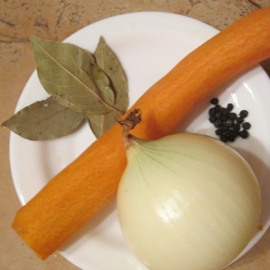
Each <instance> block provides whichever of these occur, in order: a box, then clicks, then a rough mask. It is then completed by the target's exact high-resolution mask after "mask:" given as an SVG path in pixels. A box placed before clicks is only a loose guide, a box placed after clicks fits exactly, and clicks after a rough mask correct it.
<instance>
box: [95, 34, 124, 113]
mask: <svg viewBox="0 0 270 270" xmlns="http://www.w3.org/2000/svg"><path fill="white" fill-rule="evenodd" d="M94 57H95V59H96V61H97V64H98V65H99V67H100V68H101V69H102V70H103V71H104V72H105V73H106V74H107V76H108V77H109V78H110V81H111V84H112V87H113V90H114V91H115V95H116V100H115V108H116V109H118V110H119V111H121V112H125V111H126V110H127V108H128V103H129V97H128V83H127V78H126V75H125V73H124V70H123V68H122V66H121V64H120V62H119V60H118V59H117V57H116V55H115V53H114V52H113V51H112V50H111V48H110V47H109V46H108V45H107V43H106V42H105V39H104V38H103V37H100V40H99V43H98V46H97V48H96V50H95V52H94Z"/></svg>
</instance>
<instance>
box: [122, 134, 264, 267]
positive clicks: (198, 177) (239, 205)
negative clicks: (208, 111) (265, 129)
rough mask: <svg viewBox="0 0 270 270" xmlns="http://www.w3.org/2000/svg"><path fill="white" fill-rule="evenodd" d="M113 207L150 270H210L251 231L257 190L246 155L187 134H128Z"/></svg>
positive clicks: (241, 245) (255, 223)
mask: <svg viewBox="0 0 270 270" xmlns="http://www.w3.org/2000/svg"><path fill="white" fill-rule="evenodd" d="M127 158H128V164H127V168H126V170H125V172H124V174H123V177H122V179H121V182H120V185H119V189H118V195H117V209H118V216H119V221H120V226H121V228H122V231H123V235H124V237H125V239H126V241H127V243H128V245H129V247H130V249H131V250H132V251H133V253H134V254H135V256H136V257H137V258H138V259H139V260H140V261H141V262H142V263H143V264H144V265H145V266H146V267H148V268H149V269H151V270H218V269H222V268H224V267H226V266H227V265H228V264H229V263H230V262H232V261H233V260H234V259H235V258H236V257H237V256H238V255H239V254H240V253H241V252H242V251H243V249H244V248H245V247H246V245H247V244H248V243H249V241H250V240H251V238H252V237H253V236H254V233H255V231H256V228H257V227H258V220H259V216H260V209H261V205H260V191H259V187H258V182H257V179H256V177H255V175H254V173H253V171H252V170H251V168H250V167H249V165H248V164H247V162H246V161H245V160H244V159H243V158H242V157H241V156H240V155H239V154H238V153H237V152H236V151H234V150H233V149H232V148H231V147H229V146H227V145H226V144H224V143H223V142H220V141H218V140H216V139H214V138H211V137H208V136H204V135H199V134H191V133H183V134H176V135H171V136H167V137H164V138H161V139H159V140H155V141H144V140H140V139H137V138H134V137H132V136H131V137H130V138H129V146H128V147H127Z"/></svg>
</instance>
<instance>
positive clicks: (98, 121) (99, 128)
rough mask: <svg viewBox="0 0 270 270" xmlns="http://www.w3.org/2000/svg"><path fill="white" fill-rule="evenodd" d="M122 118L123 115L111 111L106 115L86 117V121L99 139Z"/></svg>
mask: <svg viewBox="0 0 270 270" xmlns="http://www.w3.org/2000/svg"><path fill="white" fill-rule="evenodd" d="M121 116H122V114H121V113H119V112H115V111H111V112H109V113H104V114H96V115H95V114H91V115H86V119H87V121H88V123H89V125H90V127H91V129H92V132H93V133H94V135H95V137H96V138H97V139H98V138H99V137H100V136H101V135H102V134H103V133H105V132H106V131H107V130H109V129H110V128H111V127H112V126H113V125H114V124H115V123H116V121H117V120H118V119H119V118H120V117H121Z"/></svg>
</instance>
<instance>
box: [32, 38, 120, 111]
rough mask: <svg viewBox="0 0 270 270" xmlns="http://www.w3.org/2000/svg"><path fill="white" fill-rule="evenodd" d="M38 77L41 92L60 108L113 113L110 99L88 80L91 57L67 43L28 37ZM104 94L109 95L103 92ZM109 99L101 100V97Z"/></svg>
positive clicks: (89, 78)
mask: <svg viewBox="0 0 270 270" xmlns="http://www.w3.org/2000/svg"><path fill="white" fill-rule="evenodd" d="M31 42H32V46H33V49H34V54H35V60H36V65H37V71H38V77H39V80H40V82H41V84H42V86H43V87H44V89H45V90H46V91H47V92H48V93H49V94H50V95H51V96H53V97H54V98H55V100H56V101H57V102H59V103H60V104H62V105H63V106H67V107H69V108H70V109H72V110H75V111H78V112H83V113H87V114H88V113H90V114H102V113H107V112H110V111H111V110H116V109H115V108H113V103H114V102H112V98H111V97H112V95H114V93H113V92H111V93H110V94H104V93H103V94H102V96H101V95H100V89H98V87H97V86H96V84H95V82H94V79H93V76H91V65H90V63H91V62H93V56H92V55H91V53H90V52H88V51H86V50H84V49H81V48H80V47H78V46H75V45H73V44H69V43H62V42H55V41H50V40H46V39H41V38H38V37H35V36H31ZM106 91H108V92H109V91H112V90H110V89H106ZM107 95H108V96H109V97H108V98H104V96H105V97H106V96H107Z"/></svg>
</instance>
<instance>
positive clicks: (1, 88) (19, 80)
mask: <svg viewBox="0 0 270 270" xmlns="http://www.w3.org/2000/svg"><path fill="white" fill-rule="evenodd" d="M260 7H270V1H269V0H253V1H248V0H234V1H223V0H212V1H211V0H201V1H200V0H170V1H165V0H125V1H123V0H107V1H102V0H98V1H95V0H92V1H89V0H76V1H72V0H61V1H60V0H47V1H45V0H39V1H35V0H24V1H22V0H14V1H12V0H0V61H1V62H0V69H1V70H0V78H1V79H0V81H1V84H0V96H1V99H0V122H1V123H2V122H3V121H4V120H6V119H7V118H8V117H10V116H11V115H12V114H13V112H14V109H15V106H16V104H17V101H18V98H19V96H20V94H21V92H22V89H23V87H24V86H25V83H26V82H27V80H28V79H29V76H30V75H31V74H32V72H33V71H34V69H35V63H34V57H33V52H32V48H31V44H30V41H29V36H30V35H37V36H40V37H43V38H47V39H52V40H57V41H62V40H63V39H65V38H66V37H68V36H69V35H70V34H72V33H74V32H76V31H77V30H79V29H81V28H83V27H84V26H86V25H88V24H91V23H93V22H96V21H98V20H101V19H104V18H106V17H110V16H114V15H118V14H124V13H129V12H135V11H165V12H171V13H176V14H184V15H186V16H190V17H193V18H196V19H198V20H201V21H203V22H205V23H207V24H210V25H212V26H214V27H216V28H218V29H219V30H222V29H224V28H225V27H226V26H228V25H230V24H231V23H232V22H234V21H236V20H237V19H239V18H240V17H241V16H243V15H245V14H247V13H249V12H251V11H252V10H255V9H257V8H260ZM264 68H265V69H266V70H269V64H268V63H267V61H266V62H265V63H264ZM0 134H1V135H0V136H1V141H0V143H1V146H0V181H1V186H0V217H1V219H0V269H2V270H35V269H39V270H54V269H57V270H60V269H61V270H67V269H70V270H75V269H78V268H77V267H76V266H74V265H72V264H71V263H70V262H68V261H66V260H65V259H64V258H62V257H61V256H60V255H59V254H55V255H52V256H51V257H50V258H48V259H47V260H46V261H41V260H40V259H38V258H36V256H35V254H34V253H33V252H32V250H30V249H29V248H28V247H27V246H26V245H25V243H24V242H23V241H22V240H21V239H20V237H19V236H17V235H16V233H15V232H14V231H13V230H12V229H11V228H10V225H11V223H12V220H13V218H14V214H15V213H16V211H17V210H18V209H19V207H20V203H19V200H18V198H17V195H16V192H15V189H14V186H13V182H12V177H11V173H10V164H9V135H10V133H9V131H8V130H7V129H6V128H3V127H2V128H1V129H0ZM104 260H106V258H104ZM227 269H228V270H229V269H235V270H236V269H237V270H267V269H270V232H269V231H268V232H267V233H266V234H265V235H264V237H263V238H262V239H261V240H260V241H259V243H258V244H257V245H256V246H255V247H254V248H253V249H252V250H251V251H249V252H248V253H247V254H246V255H245V256H244V257H243V258H241V259H240V260H239V261H237V262H236V263H234V264H233V265H231V266H230V267H228V268H227ZM108 270H110V269H108ZM114 270H116V269H114ZM164 270H165V269H164Z"/></svg>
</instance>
